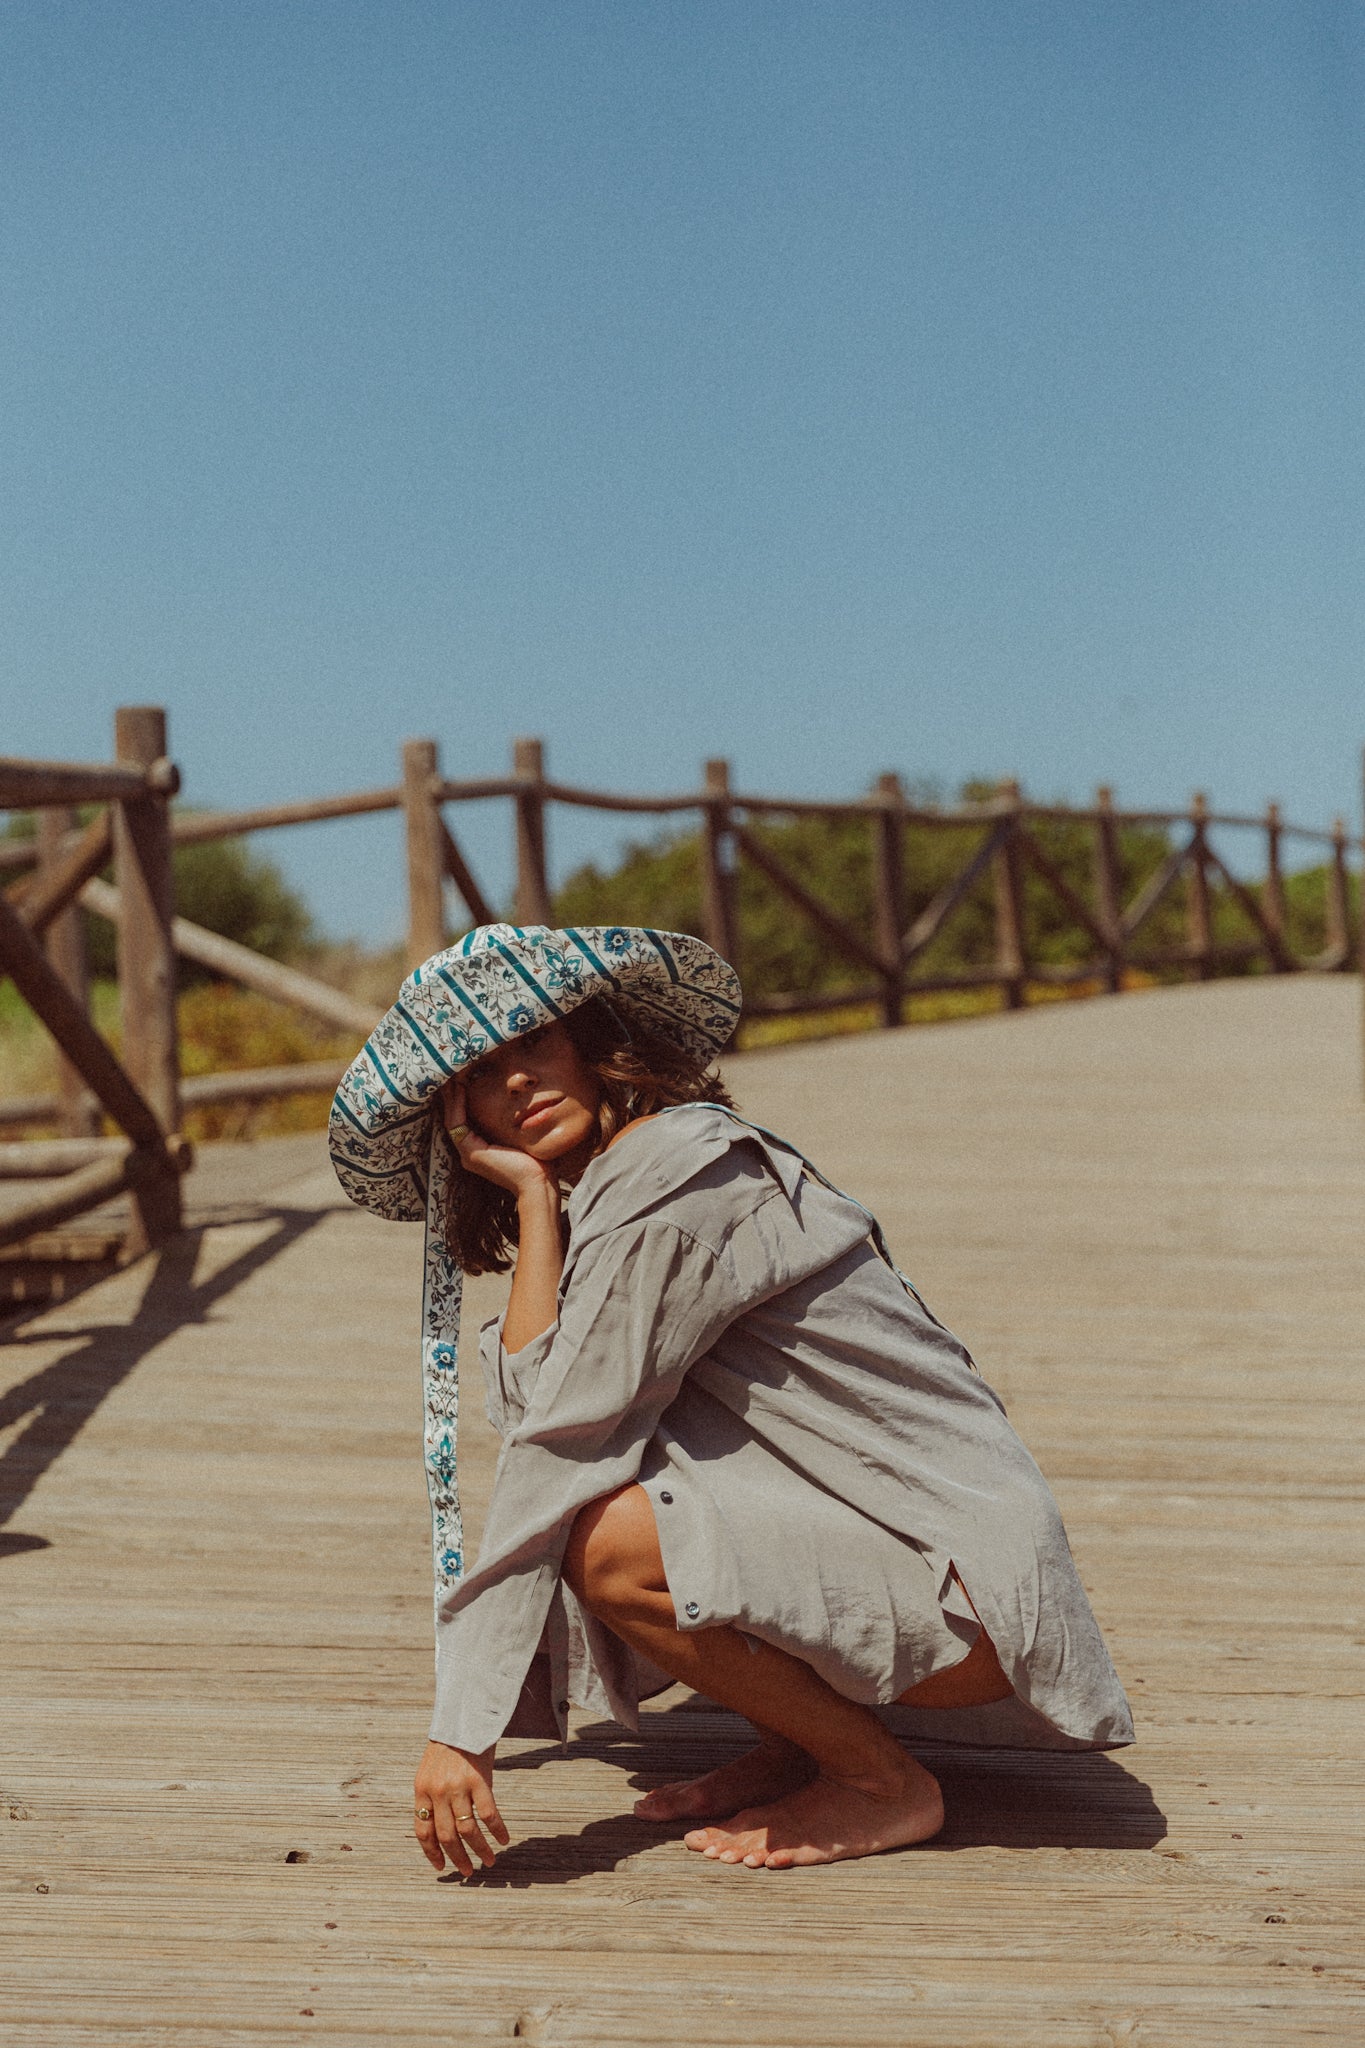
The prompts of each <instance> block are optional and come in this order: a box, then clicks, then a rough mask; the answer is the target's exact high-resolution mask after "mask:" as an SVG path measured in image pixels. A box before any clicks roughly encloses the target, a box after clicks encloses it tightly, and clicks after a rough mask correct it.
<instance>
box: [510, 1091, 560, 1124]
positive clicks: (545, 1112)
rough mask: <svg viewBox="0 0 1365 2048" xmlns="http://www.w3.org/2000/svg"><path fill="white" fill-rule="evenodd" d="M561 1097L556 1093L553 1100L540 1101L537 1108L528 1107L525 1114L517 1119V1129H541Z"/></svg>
mask: <svg viewBox="0 0 1365 2048" xmlns="http://www.w3.org/2000/svg"><path fill="white" fill-rule="evenodd" d="M563 1099H564V1098H563V1096H562V1095H557V1096H556V1097H555V1099H554V1101H553V1102H542V1103H541V1104H540V1105H539V1106H538V1107H537V1108H535V1109H528V1110H527V1112H526V1114H525V1115H524V1116H523V1117H520V1118H519V1119H518V1121H517V1129H518V1130H519V1131H537V1130H540V1129H542V1128H543V1126H544V1125H545V1123H546V1122H547V1121H548V1119H549V1118H550V1117H552V1116H553V1115H554V1113H555V1111H556V1110H557V1109H558V1108H559V1105H560V1103H561V1102H562V1101H563Z"/></svg>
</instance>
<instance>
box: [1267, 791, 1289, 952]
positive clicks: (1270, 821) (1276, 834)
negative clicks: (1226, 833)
mask: <svg viewBox="0 0 1365 2048" xmlns="http://www.w3.org/2000/svg"><path fill="white" fill-rule="evenodd" d="M1282 829H1283V828H1282V826H1281V824H1280V807H1279V805H1278V804H1267V805H1266V807H1265V888H1264V890H1263V891H1262V895H1261V904H1262V908H1263V909H1264V911H1265V921H1266V923H1267V924H1268V925H1269V926H1270V929H1271V930H1272V931H1273V932H1274V934H1275V936H1276V938H1277V939H1278V940H1279V942H1280V944H1281V946H1282V947H1284V948H1285V950H1286V951H1287V950H1288V946H1287V941H1286V933H1287V931H1288V928H1289V914H1288V908H1287V906H1286V903H1285V896H1284V870H1283V869H1282V867H1281V865H1280V840H1281V837H1282ZM1270 964H1271V966H1272V967H1274V966H1275V964H1276V963H1275V962H1274V961H1273V960H1272V961H1271V963H1270ZM1280 971H1281V972H1283V970H1282V969H1281V970H1280Z"/></svg>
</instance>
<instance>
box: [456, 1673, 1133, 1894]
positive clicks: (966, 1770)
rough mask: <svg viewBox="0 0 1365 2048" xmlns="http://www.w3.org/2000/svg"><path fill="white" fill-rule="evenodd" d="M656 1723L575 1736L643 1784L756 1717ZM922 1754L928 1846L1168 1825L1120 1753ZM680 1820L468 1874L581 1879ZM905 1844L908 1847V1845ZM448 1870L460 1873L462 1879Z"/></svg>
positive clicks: (550, 1757) (597, 1828) (711, 1758)
mask: <svg viewBox="0 0 1365 2048" xmlns="http://www.w3.org/2000/svg"><path fill="white" fill-rule="evenodd" d="M644 1720H645V1724H646V1729H647V1731H648V1732H647V1733H644V1734H641V1735H635V1734H632V1733H631V1732H630V1731H629V1730H627V1729H625V1728H620V1727H617V1726H616V1725H615V1724H614V1723H613V1722H609V1721H603V1722H595V1723H592V1724H591V1725H589V1726H587V1727H585V1728H582V1729H580V1730H579V1731H578V1733H577V1735H576V1736H575V1739H574V1743H573V1750H574V1752H575V1753H577V1754H578V1755H580V1756H586V1757H590V1758H592V1759H593V1760H594V1761H596V1762H598V1763H606V1764H610V1765H613V1766H614V1767H615V1768H617V1769H618V1770H621V1771H623V1772H625V1773H627V1774H628V1782H629V1784H630V1786H631V1788H632V1791H633V1792H643V1791H646V1790H648V1789H649V1788H650V1787H651V1786H654V1785H659V1784H665V1783H667V1782H668V1781H669V1780H670V1779H672V1778H676V1777H681V1776H685V1775H689V1774H690V1773H692V1772H694V1771H696V1770H699V1769H701V1770H710V1769H714V1768H715V1766H716V1765H717V1764H718V1763H720V1762H722V1761H724V1758H723V1757H722V1756H721V1755H720V1754H718V1750H717V1745H718V1744H720V1743H724V1744H725V1746H726V1748H727V1750H728V1749H730V1748H733V1749H735V1750H736V1751H737V1750H738V1749H739V1748H741V1747H743V1746H744V1742H745V1739H746V1737H747V1740H750V1741H751V1740H752V1736H751V1735H747V1731H745V1730H744V1724H743V1723H741V1722H740V1721H738V1720H737V1719H736V1718H735V1717H733V1716H731V1715H728V1714H718V1713H716V1712H715V1711H714V1710H713V1709H709V1708H705V1709H700V1710H699V1708H698V1707H697V1705H695V1704H693V1703H692V1702H685V1703H684V1704H683V1705H681V1706H680V1707H674V1708H671V1709H669V1710H668V1712H666V1713H660V1714H651V1713H647V1714H646V1715H645V1716H644ZM911 1747H912V1748H913V1749H914V1751H915V1754H916V1755H917V1756H918V1757H919V1758H920V1759H921V1761H922V1762H923V1763H925V1764H926V1765H927V1766H928V1767H929V1769H931V1770H932V1771H933V1773H934V1775H935V1776H936V1777H937V1778H938V1780H939V1782H940V1784H941V1785H942V1787H943V1795H944V1802H945V1804H946V1807H947V1811H948V1820H947V1824H946V1826H945V1827H944V1829H943V1832H942V1833H941V1834H940V1835H938V1836H937V1837H936V1839H935V1840H934V1841H933V1842H932V1843H931V1844H929V1845H928V1847H929V1848H931V1849H932V1850H933V1851H934V1852H936V1853H942V1852H943V1851H944V1850H954V1849H979V1848H986V1847H991V1848H1000V1849H1109V1850H1115V1849H1118V1850H1123V1849H1151V1848H1153V1847H1154V1846H1155V1845H1156V1843H1158V1842H1160V1841H1162V1840H1163V1839H1164V1837H1165V1834H1166V1817H1165V1815H1164V1814H1163V1813H1162V1811H1161V1808H1160V1807H1159V1806H1158V1805H1157V1803H1156V1800H1155V1798H1154V1797H1153V1795H1152V1790H1151V1787H1150V1786H1149V1785H1147V1784H1146V1783H1145V1782H1144V1780H1143V1779H1141V1778H1139V1777H1137V1776H1136V1775H1135V1774H1134V1773H1133V1772H1132V1771H1130V1770H1128V1769H1126V1768H1125V1767H1124V1765H1122V1764H1120V1763H1117V1762H1115V1760H1114V1759H1113V1758H1112V1757H1108V1756H1103V1755H1099V1754H1096V1753H1095V1752H1093V1751H1091V1752H1073V1753H1059V1754H1056V1755H1042V1754H1040V1753H1038V1752H1036V1751H1014V1750H999V1749H994V1750H969V1749H965V1748H962V1749H959V1748H956V1747H951V1746H949V1745H946V1744H936V1743H914V1744H912V1745H911ZM560 1755H561V1751H560V1748H559V1745H558V1743H551V1744H546V1745H544V1746H542V1747H538V1748H535V1749H531V1748H527V1749H523V1750H521V1751H520V1752H519V1753H516V1754H512V1755H506V1756H503V1757H500V1758H499V1760H498V1769H499V1772H500V1773H501V1772H515V1771H525V1770H532V1769H534V1768H535V1767H536V1766H537V1765H540V1764H548V1763H553V1762H555V1761H556V1760H557V1759H558V1758H559V1756H560ZM677 1839H678V1829H677V1824H676V1823H674V1824H672V1825H668V1826H656V1825H653V1824H652V1823H650V1822H648V1821H642V1820H637V1819H635V1817H634V1815H633V1814H631V1813H629V1812H626V1813H616V1814H612V1815H610V1816H608V1817H607V1818H606V1819H603V1820H596V1821H590V1822H589V1823H588V1825H587V1826H586V1827H584V1828H581V1829H579V1830H578V1831H577V1832H576V1833H569V1834H557V1835H538V1836H536V1837H534V1838H533V1839H531V1840H528V1841H522V1842H516V1843H514V1844H513V1845H512V1847H511V1848H509V1849H504V1850H502V1851H501V1853H500V1854H499V1856H498V1859H497V1862H496V1863H495V1865H494V1866H493V1868H492V1869H491V1870H486V1871H480V1872H476V1874H475V1876H474V1877H473V1878H471V1879H470V1880H468V1882H469V1884H470V1885H471V1886H478V1887H480V1888H481V1889H483V1890H496V1889H498V1888H499V1887H511V1888H521V1887H526V1886H530V1885H546V1884H571V1883H573V1882H574V1881H575V1880H576V1879H579V1878H583V1877H588V1876H592V1875H594V1874H597V1873H604V1872H609V1871H612V1870H615V1869H616V1868H617V1867H618V1865H620V1864H621V1863H623V1862H625V1861H626V1859H627V1858H629V1857H632V1856H638V1855H640V1854H641V1853H642V1852H643V1851H645V1850H647V1849H654V1848H658V1847H661V1846H662V1845H663V1844H664V1843H666V1842H673V1843H676V1841H677ZM898 1853H903V1852H898ZM448 1881H452V1882H453V1881H455V1880H453V1879H451V1880H448Z"/></svg>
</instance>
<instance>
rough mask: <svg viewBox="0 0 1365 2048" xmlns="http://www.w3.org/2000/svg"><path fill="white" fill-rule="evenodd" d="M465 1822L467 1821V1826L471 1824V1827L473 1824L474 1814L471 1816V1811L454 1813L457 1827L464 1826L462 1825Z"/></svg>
mask: <svg viewBox="0 0 1365 2048" xmlns="http://www.w3.org/2000/svg"><path fill="white" fill-rule="evenodd" d="M466 1823H468V1825H469V1826H471V1827H472V1826H473V1824H474V1816H473V1814H472V1813H457V1814H456V1816H455V1825H456V1827H457V1828H462V1827H464V1826H465V1825H466Z"/></svg>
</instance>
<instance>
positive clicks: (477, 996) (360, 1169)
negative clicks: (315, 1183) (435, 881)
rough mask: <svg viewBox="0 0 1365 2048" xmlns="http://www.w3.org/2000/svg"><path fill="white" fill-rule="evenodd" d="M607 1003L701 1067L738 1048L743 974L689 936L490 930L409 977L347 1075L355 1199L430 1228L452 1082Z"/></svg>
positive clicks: (343, 1091)
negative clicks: (442, 1117) (529, 1037)
mask: <svg viewBox="0 0 1365 2048" xmlns="http://www.w3.org/2000/svg"><path fill="white" fill-rule="evenodd" d="M594 996H606V997H608V998H609V999H610V1000H611V1002H612V1003H613V1005H614V1006H615V1007H617V1008H619V1009H620V1011H621V1012H622V1013H623V1015H624V1016H625V1017H626V1019H627V1021H630V1020H631V1019H633V1018H639V1019H640V1020H641V1021H643V1022H645V1023H647V1024H649V1025H650V1026H651V1027H652V1028H653V1029H655V1030H657V1031H661V1032H663V1033H664V1034H665V1035H666V1036H668V1037H670V1038H672V1039H674V1040H676V1041H677V1043H679V1044H680V1045H682V1046H683V1047H684V1048H685V1049H686V1050H687V1051H688V1052H690V1053H691V1054H692V1055H693V1057H694V1058H698V1059H702V1060H709V1059H712V1058H714V1057H715V1055H716V1054H717V1053H719V1052H720V1051H721V1050H722V1049H723V1047H724V1046H726V1045H727V1044H728V1043H729V1041H730V1039H731V1038H732V1037H733V1035H734V1031H735V1027H736V1025H737V1024H738V1022H739V1018H740V1007H741V991H740V985H739V976H738V975H737V974H736V973H735V970H734V969H733V967H731V966H730V965H729V963H728V962H727V961H725V960H723V959H722V958H721V956H720V955H719V953H716V952H714V951H713V950H712V948H711V947H710V946H708V945H706V944H704V943H703V941H702V940H700V939H696V938H693V937H691V935H690V934H688V933H686V932H657V931H653V930H650V929H649V928H647V927H644V926H628V925H591V926H577V927H568V928H566V929H565V930H563V931H552V930H551V929H549V927H547V926H544V925H534V926H515V925H483V926H480V927H479V928H478V929H476V930H475V931H472V932H469V933H468V934H466V936H465V937H464V938H463V939H461V940H460V941H459V942H458V943H457V944H456V945H454V946H451V947H449V948H447V950H446V951H445V952H443V953H437V954H434V955H433V956H432V958H431V959H430V960H427V961H425V962H424V963H423V965H422V966H421V967H419V968H417V969H416V971H415V972H414V973H413V974H411V975H409V977H408V979H407V980H406V981H405V982H404V983H403V986H402V988H401V989H400V991H399V994H398V1000H397V1002H396V1003H395V1004H394V1005H393V1007H392V1009H390V1010H389V1011H388V1013H387V1014H386V1015H385V1016H384V1017H383V1018H382V1019H381V1020H380V1022H379V1023H378V1024H377V1025H376V1027H375V1029H374V1030H373V1032H371V1034H370V1036H369V1038H368V1039H367V1040H366V1042H365V1044H364V1046H363V1047H362V1048H361V1050H360V1052H359V1053H357V1055H356V1057H355V1059H354V1060H353V1061H352V1062H351V1065H350V1067H349V1068H348V1069H347V1071H346V1073H345V1075H344V1076H343V1078H342V1081H341V1085H340V1087H339V1088H338V1089H337V1092H336V1097H335V1100H334V1102H333V1104H332V1114H331V1120H330V1124H329V1127H328V1144H329V1147H330V1150H331V1155H332V1164H333V1166H334V1168H335V1170H336V1175H337V1179H338V1180H339V1181H340V1183H341V1185H342V1187H343V1188H344V1189H345V1191H346V1193H347V1194H348V1195H349V1196H350V1198H351V1200H352V1201H353V1202H357V1203H359V1205H360V1206H361V1207H362V1208H366V1209H372V1210H373V1211H375V1213H376V1214H377V1215H380V1216H384V1217H388V1218H390V1219H391V1220H393V1221H397V1222H420V1221H421V1219H422V1217H423V1216H424V1215H425V1213H426V1200H427V1174H428V1162H429V1155H430V1138H429V1130H430V1123H431V1117H432V1114H433V1104H432V1097H433V1096H434V1095H435V1093H436V1091H437V1090H438V1089H439V1088H440V1087H441V1085H442V1083H443V1082H445V1081H448V1080H451V1079H453V1078H454V1076H455V1075H457V1074H459V1073H461V1072H463V1070H464V1069H465V1068H466V1067H468V1066H470V1065H471V1064H472V1062H473V1061H475V1060H477V1059H481V1058H482V1057H483V1055H484V1054H485V1053H487V1052H491V1051H493V1050H495V1048H496V1047H498V1046H500V1045H506V1044H508V1043H510V1042H511V1041H512V1040H514V1039H516V1038H521V1037H524V1036H525V1035H526V1034H527V1033H528V1032H531V1031H538V1030H539V1029H540V1028H541V1027H542V1026H543V1025H545V1024H547V1023H551V1022H553V1021H554V1020H555V1019H556V1018H559V1017H563V1016H566V1015H567V1014H568V1013H569V1012H570V1011H571V1010H575V1009H577V1008H578V1007H579V1005H580V1004H582V1003H585V1002H588V1001H590V1000H591V999H592V998H593V997H594Z"/></svg>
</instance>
